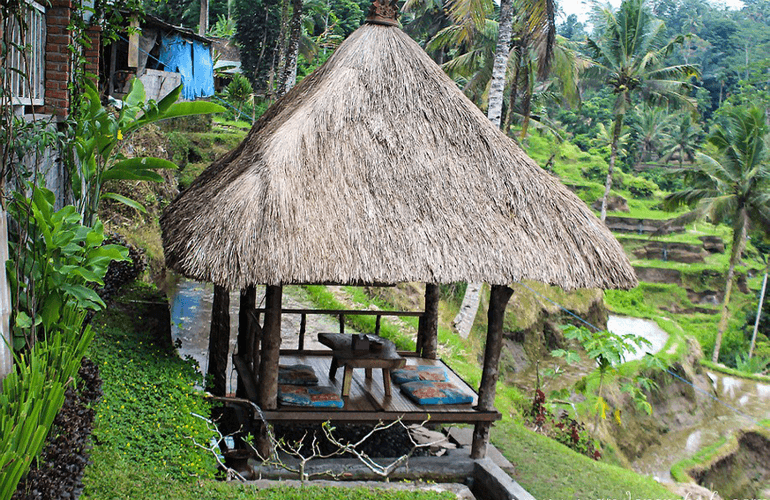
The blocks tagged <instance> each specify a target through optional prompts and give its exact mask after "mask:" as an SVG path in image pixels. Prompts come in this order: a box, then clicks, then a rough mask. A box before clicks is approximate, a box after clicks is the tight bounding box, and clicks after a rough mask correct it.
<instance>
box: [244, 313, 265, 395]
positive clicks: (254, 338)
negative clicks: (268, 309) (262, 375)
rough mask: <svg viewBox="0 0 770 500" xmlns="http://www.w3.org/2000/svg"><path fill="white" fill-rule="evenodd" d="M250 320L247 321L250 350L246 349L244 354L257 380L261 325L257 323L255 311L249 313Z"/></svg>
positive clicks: (257, 315) (257, 316)
mask: <svg viewBox="0 0 770 500" xmlns="http://www.w3.org/2000/svg"><path fill="white" fill-rule="evenodd" d="M250 316H251V321H250V322H249V327H250V328H251V330H252V333H251V334H250V335H249V336H250V337H251V350H249V351H248V353H247V354H246V356H248V359H247V360H246V361H247V363H248V365H249V368H250V369H251V374H252V376H253V377H254V380H257V379H258V378H259V359H260V346H261V343H262V325H260V324H259V316H260V314H259V313H258V312H256V311H254V312H252V313H250Z"/></svg>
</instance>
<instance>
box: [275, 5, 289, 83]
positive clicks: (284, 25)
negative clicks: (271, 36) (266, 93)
mask: <svg viewBox="0 0 770 500" xmlns="http://www.w3.org/2000/svg"><path fill="white" fill-rule="evenodd" d="M288 30H289V0H281V30H280V32H279V34H278V36H279V38H278V68H277V69H276V71H275V74H276V75H277V77H278V86H277V87H276V88H277V91H278V94H279V97H280V92H281V89H282V86H283V80H282V78H283V73H284V70H285V69H286V42H287V38H288Z"/></svg>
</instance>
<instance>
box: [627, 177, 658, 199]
mask: <svg viewBox="0 0 770 500" xmlns="http://www.w3.org/2000/svg"><path fill="white" fill-rule="evenodd" d="M625 181H626V182H625V186H626V189H628V191H629V192H630V193H631V194H632V195H634V196H636V197H637V198H650V197H651V196H652V195H653V194H654V193H655V191H657V190H658V186H657V185H656V184H655V183H654V182H652V181H650V180H647V179H644V178H641V177H633V176H628V178H627V179H626V180H625Z"/></svg>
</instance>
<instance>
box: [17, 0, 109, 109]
mask: <svg viewBox="0 0 770 500" xmlns="http://www.w3.org/2000/svg"><path fill="white" fill-rule="evenodd" d="M28 5H29V6H30V8H29V9H28V10H27V12H26V13H25V18H26V19H25V21H26V25H27V29H26V30H25V32H24V33H23V34H22V33H20V32H19V30H18V28H17V27H12V28H11V29H14V31H15V32H14V39H15V41H16V42H17V43H19V44H20V45H24V46H27V47H28V48H29V49H28V50H27V51H26V57H23V56H22V54H21V53H20V52H19V51H18V50H12V51H11V53H10V54H9V57H8V61H7V62H8V63H9V64H10V66H11V67H14V68H17V69H19V70H20V71H21V72H23V73H25V74H27V75H28V77H29V78H28V79H25V78H22V77H21V76H20V75H18V74H13V75H11V76H10V78H11V82H10V87H11V93H12V94H13V106H14V108H16V109H17V112H18V113H19V114H29V113H31V112H33V111H34V112H35V113H36V114H38V113H39V114H45V115H54V116H56V117H57V118H64V117H66V116H67V115H68V114H69V111H70V103H71V96H70V83H71V82H72V78H73V71H74V62H73V61H74V60H75V57H74V56H73V54H72V51H71V49H70V45H71V44H72V42H73V33H72V31H71V30H70V26H71V23H72V20H73V16H74V15H76V11H75V9H76V6H75V5H74V4H73V2H72V0H50V3H49V4H48V5H47V6H45V5H43V4H41V3H37V2H35V1H32V0H30V1H28ZM86 34H87V36H88V38H89V39H90V46H89V47H82V48H81V50H82V51H83V55H84V56H85V58H86V60H87V63H86V67H85V70H86V71H87V72H88V73H90V74H92V75H98V73H99V71H98V68H99V45H100V43H101V36H100V35H101V28H100V27H99V26H90V27H89V28H88V29H87V30H86Z"/></svg>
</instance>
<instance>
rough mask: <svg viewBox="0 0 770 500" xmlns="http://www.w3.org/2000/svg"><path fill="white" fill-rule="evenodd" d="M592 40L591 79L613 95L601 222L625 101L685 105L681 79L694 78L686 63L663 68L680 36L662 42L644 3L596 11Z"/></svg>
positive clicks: (661, 30) (629, 0) (636, 0)
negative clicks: (636, 97) (636, 99)
mask: <svg viewBox="0 0 770 500" xmlns="http://www.w3.org/2000/svg"><path fill="white" fill-rule="evenodd" d="M596 16H597V17H596V18H597V19H598V20H599V22H600V24H599V25H598V30H597V33H598V34H599V36H598V38H595V39H592V38H588V39H587V40H586V42H587V44H588V48H589V49H590V51H591V52H592V63H593V65H592V67H591V68H590V70H589V71H591V73H592V76H594V77H601V78H603V81H604V83H605V84H606V85H608V86H609V87H610V88H611V89H612V91H613V93H614V94H615V96H616V98H615V110H614V113H615V117H614V119H613V127H612V138H613V140H612V143H611V145H610V164H609V169H608V171H607V181H606V183H605V187H604V196H603V198H602V210H601V219H602V220H604V219H605V218H606V217H607V196H608V195H609V193H610V189H611V188H612V174H613V172H614V170H615V162H616V160H617V153H618V151H617V140H618V138H619V137H620V132H621V130H622V128H623V121H624V119H625V115H626V113H627V111H628V109H629V107H630V106H631V98H632V96H634V95H636V94H640V93H643V94H644V95H645V97H648V98H650V99H651V100H654V101H662V102H677V103H689V104H691V105H692V106H694V104H693V102H694V101H693V100H692V99H691V98H689V97H687V96H686V95H684V94H683V93H682V92H681V91H682V89H683V88H684V87H685V85H686V84H685V83H684V82H683V80H684V79H685V78H689V77H691V76H696V75H697V71H696V70H695V68H694V67H693V66H691V65H689V64H681V65H675V66H665V58H666V57H667V56H668V55H670V54H671V53H672V51H673V49H674V47H675V46H676V45H677V44H679V45H681V43H682V41H683V38H682V36H678V37H675V38H674V39H671V40H666V38H665V34H666V26H665V24H664V23H663V21H661V20H660V19H656V18H655V17H653V15H652V13H651V12H650V10H649V9H648V8H647V7H646V6H645V4H644V0H625V1H624V2H623V3H622V4H621V5H620V9H619V10H618V11H617V12H614V11H613V10H611V9H610V8H599V9H598V11H597V12H596Z"/></svg>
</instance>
